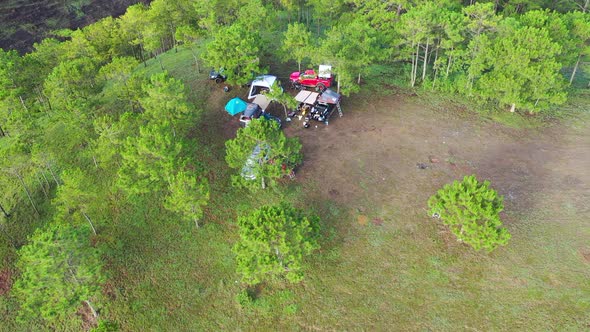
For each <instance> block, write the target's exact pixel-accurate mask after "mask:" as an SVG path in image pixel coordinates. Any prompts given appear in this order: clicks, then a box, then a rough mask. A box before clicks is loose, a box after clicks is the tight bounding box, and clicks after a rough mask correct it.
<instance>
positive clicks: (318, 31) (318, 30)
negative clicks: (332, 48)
mask: <svg viewBox="0 0 590 332" xmlns="http://www.w3.org/2000/svg"><path fill="white" fill-rule="evenodd" d="M320 26H321V24H320V18H319V17H318V37H319V36H320Z"/></svg>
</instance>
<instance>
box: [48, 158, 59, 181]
mask: <svg viewBox="0 0 590 332" xmlns="http://www.w3.org/2000/svg"><path fill="white" fill-rule="evenodd" d="M45 166H47V169H48V170H49V174H51V177H52V178H53V181H55V185H57V186H59V181H58V180H57V177H56V176H55V173H53V170H52V169H51V165H49V163H47V162H46V164H45Z"/></svg>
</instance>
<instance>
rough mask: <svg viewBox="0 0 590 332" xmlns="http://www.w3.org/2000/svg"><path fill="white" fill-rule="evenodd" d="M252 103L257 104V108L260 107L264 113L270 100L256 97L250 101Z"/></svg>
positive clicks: (262, 96)
mask: <svg viewBox="0 0 590 332" xmlns="http://www.w3.org/2000/svg"><path fill="white" fill-rule="evenodd" d="M252 103H254V104H258V106H260V108H262V110H263V111H265V110H266V108H267V107H268V105H269V104H270V100H269V99H268V98H266V96H265V95H257V96H256V98H254V100H253V101H252Z"/></svg>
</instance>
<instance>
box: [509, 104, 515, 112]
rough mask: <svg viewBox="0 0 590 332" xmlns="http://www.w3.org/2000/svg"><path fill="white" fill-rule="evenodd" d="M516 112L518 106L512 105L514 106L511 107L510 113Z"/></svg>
mask: <svg viewBox="0 0 590 332" xmlns="http://www.w3.org/2000/svg"><path fill="white" fill-rule="evenodd" d="M515 110H516V104H514V103H513V104H512V106H510V113H514V111H515Z"/></svg>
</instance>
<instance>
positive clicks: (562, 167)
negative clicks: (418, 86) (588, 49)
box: [285, 96, 590, 213]
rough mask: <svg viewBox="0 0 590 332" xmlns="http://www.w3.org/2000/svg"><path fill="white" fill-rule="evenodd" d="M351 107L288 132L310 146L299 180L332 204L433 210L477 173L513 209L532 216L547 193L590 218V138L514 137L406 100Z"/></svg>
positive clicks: (554, 129) (526, 132)
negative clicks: (440, 195) (442, 193)
mask: <svg viewBox="0 0 590 332" xmlns="http://www.w3.org/2000/svg"><path fill="white" fill-rule="evenodd" d="M360 99H362V98H360ZM343 108H344V116H343V117H342V118H338V114H334V115H333V116H332V118H331V120H330V122H329V125H325V124H323V123H320V122H317V123H312V127H311V128H308V129H305V128H303V127H302V126H301V125H300V123H299V121H298V120H295V121H293V122H292V124H291V125H290V126H289V127H288V128H286V129H285V131H286V132H287V133H288V135H296V136H299V137H300V138H301V140H302V143H303V152H304V155H305V165H304V166H303V167H302V168H301V170H300V172H299V174H298V175H299V178H300V179H301V180H302V181H304V182H305V181H308V182H309V181H313V182H316V183H318V182H319V185H318V187H320V188H322V190H323V193H324V194H325V196H326V197H327V198H330V199H335V200H338V201H340V202H343V203H346V204H347V205H350V206H353V207H358V208H359V209H360V208H362V206H363V205H366V204H369V205H370V204H381V203H384V202H388V203H394V204H395V205H397V206H399V207H400V208H402V207H407V206H416V205H424V204H425V202H426V200H427V199H428V197H429V196H430V195H432V194H433V193H434V192H435V191H436V189H437V188H440V187H441V186H442V185H443V184H445V183H448V182H450V181H452V180H454V179H460V178H462V177H463V176H464V175H469V174H476V175H477V176H478V178H479V179H482V180H483V179H485V180H490V181H491V183H492V187H493V188H495V189H496V190H497V191H498V192H499V193H500V194H502V195H504V197H505V206H506V209H507V210H518V211H523V212H524V211H528V210H530V209H534V208H535V204H536V202H537V200H538V194H539V193H545V194H547V195H552V194H554V193H559V194H560V196H562V197H554V199H555V200H560V201H566V200H567V201H569V202H570V204H573V205H574V207H575V208H577V209H579V210H583V211H585V212H586V213H587V212H589V208H588V207H587V204H586V203H587V202H588V201H589V199H590V155H589V154H588V148H589V147H590V129H586V130H578V131H574V130H571V129H570V128H569V127H567V126H565V125H559V124H554V125H550V126H548V127H547V128H540V129H513V128H507V127H504V126H502V125H499V124H497V123H493V122H482V120H481V117H479V116H478V115H476V114H472V113H466V112H461V111H457V110H455V109H453V110H438V109H429V108H428V107H426V108H425V107H424V105H420V104H419V100H418V97H407V96H395V97H392V96H388V97H382V98H377V99H374V100H373V101H372V102H371V103H370V104H369V103H364V102H356V103H349V102H347V101H346V100H345V101H344V103H343ZM350 110H354V111H352V112H351V111H350ZM417 203H418V204H417Z"/></svg>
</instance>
